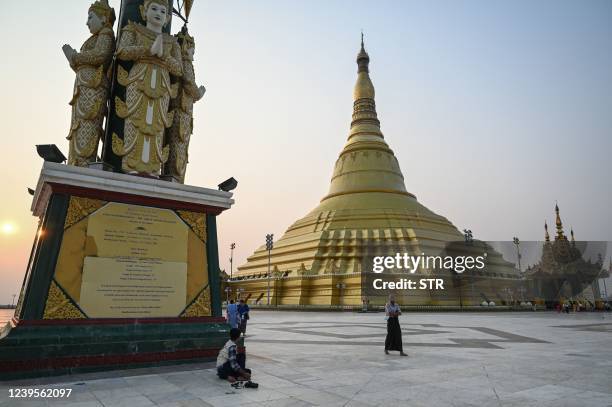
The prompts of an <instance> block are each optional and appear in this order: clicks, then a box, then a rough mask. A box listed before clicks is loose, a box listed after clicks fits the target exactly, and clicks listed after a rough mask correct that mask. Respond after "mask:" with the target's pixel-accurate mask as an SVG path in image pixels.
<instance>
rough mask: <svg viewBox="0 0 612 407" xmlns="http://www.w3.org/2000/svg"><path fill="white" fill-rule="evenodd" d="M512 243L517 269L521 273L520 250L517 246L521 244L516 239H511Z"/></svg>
mask: <svg viewBox="0 0 612 407" xmlns="http://www.w3.org/2000/svg"><path fill="white" fill-rule="evenodd" d="M512 243H514V245H515V246H516V257H517V259H518V269H519V271H520V272H523V270H522V269H521V250H520V248H519V245H520V244H521V242H520V240H519V238H518V237H513V238H512Z"/></svg>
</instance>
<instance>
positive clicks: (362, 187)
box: [321, 33, 415, 205]
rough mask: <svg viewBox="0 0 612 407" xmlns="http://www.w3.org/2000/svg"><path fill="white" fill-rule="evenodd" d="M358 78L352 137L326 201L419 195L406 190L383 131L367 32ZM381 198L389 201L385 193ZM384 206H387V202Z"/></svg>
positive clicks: (359, 60) (334, 175) (360, 56)
mask: <svg viewBox="0 0 612 407" xmlns="http://www.w3.org/2000/svg"><path fill="white" fill-rule="evenodd" d="M356 62H357V81H356V82H355V87H354V89H353V115H352V120H351V127H350V131H349V136H348V140H347V142H346V144H345V146H344V148H343V149H342V151H341V152H340V155H339V157H338V160H336V165H335V168H334V174H333V176H332V181H331V185H330V188H329V193H328V194H327V195H326V196H325V197H324V198H323V199H322V200H321V202H323V201H326V200H328V199H330V198H334V197H337V196H345V195H348V194H367V193H378V194H385V195H387V194H398V195H405V196H408V197H410V198H415V196H414V195H413V194H411V193H410V192H408V191H406V186H405V185H404V176H403V175H402V172H401V170H400V167H399V163H398V161H397V158H396V157H395V154H394V153H393V150H391V148H390V147H389V145H388V144H387V142H386V141H385V139H384V136H383V134H382V132H381V130H380V121H379V120H378V115H377V113H376V102H375V101H374V96H375V92H374V85H373V84H372V80H371V79H370V56H369V55H368V53H367V52H366V50H365V44H364V41H363V33H362V36H361V48H360V50H359V53H358V54H357V59H356ZM377 199H380V200H382V201H387V200H386V199H385V198H383V196H382V195H379V196H378V197H377ZM381 205H385V203H384V202H382V203H381Z"/></svg>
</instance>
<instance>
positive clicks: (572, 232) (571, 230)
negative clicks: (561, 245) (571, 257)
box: [570, 227, 576, 243]
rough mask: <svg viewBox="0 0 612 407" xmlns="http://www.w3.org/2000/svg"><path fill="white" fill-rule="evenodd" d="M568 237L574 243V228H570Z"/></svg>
mask: <svg viewBox="0 0 612 407" xmlns="http://www.w3.org/2000/svg"><path fill="white" fill-rule="evenodd" d="M570 236H572V243H576V239H574V228H573V227H570Z"/></svg>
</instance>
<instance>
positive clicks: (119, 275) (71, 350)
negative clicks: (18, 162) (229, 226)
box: [0, 162, 233, 379]
mask: <svg viewBox="0 0 612 407" xmlns="http://www.w3.org/2000/svg"><path fill="white" fill-rule="evenodd" d="M231 196H232V194H231V193H228V192H223V191H217V190H212V189H206V188H199V187H194V186H188V185H181V184H177V183H171V182H167V181H162V180H155V179H149V178H141V177H136V176H130V175H125V174H117V173H111V172H106V171H100V170H95V169H89V168H80V167H73V166H66V165H63V164H55V163H50V162H45V164H44V166H43V168H42V171H41V174H40V178H39V181H38V185H37V188H36V191H35V194H34V198H33V202H32V212H33V214H34V216H38V217H39V218H40V224H39V229H38V232H37V234H36V238H35V241H34V245H33V248H32V253H31V256H30V260H29V264H28V268H27V272H26V276H25V278H24V283H23V286H22V289H21V294H20V297H19V302H18V304H17V309H16V311H15V318H14V319H13V320H12V321H11V323H10V324H7V326H5V327H4V328H3V330H2V332H0V379H9V378H18V377H33V376H42V375H53V374H62V373H69V372H74V371H87V370H101V369H113V368H119V367H120V368H125V367H141V366H146V365H154V364H161V363H176V362H185V361H202V360H203V359H207V358H214V357H215V356H216V354H217V352H218V350H219V349H220V348H221V347H222V346H223V344H224V343H225V342H226V340H227V337H228V330H229V326H228V325H227V324H226V323H225V319H224V318H223V317H222V316H221V297H220V282H219V264H218V248H217V231H216V216H217V215H219V214H220V213H221V212H222V211H224V210H226V209H229V208H230V207H231V205H232V204H233V200H232V199H231Z"/></svg>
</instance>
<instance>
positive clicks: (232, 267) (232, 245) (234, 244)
mask: <svg viewBox="0 0 612 407" xmlns="http://www.w3.org/2000/svg"><path fill="white" fill-rule="evenodd" d="M235 247H236V243H232V244H231V245H230V280H231V279H232V277H233V276H234V248H235Z"/></svg>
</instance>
